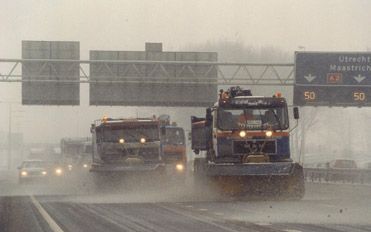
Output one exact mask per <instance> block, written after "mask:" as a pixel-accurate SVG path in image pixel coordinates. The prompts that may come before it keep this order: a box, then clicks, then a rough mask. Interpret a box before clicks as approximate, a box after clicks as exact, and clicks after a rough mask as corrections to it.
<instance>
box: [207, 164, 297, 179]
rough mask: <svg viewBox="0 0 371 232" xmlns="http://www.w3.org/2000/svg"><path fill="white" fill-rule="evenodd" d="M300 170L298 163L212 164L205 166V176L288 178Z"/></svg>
mask: <svg viewBox="0 0 371 232" xmlns="http://www.w3.org/2000/svg"><path fill="white" fill-rule="evenodd" d="M297 168H301V166H300V165H299V164H298V163H292V162H279V163H278V162H277V163H246V164H233V165H230V164H212V165H207V166H206V170H205V171H206V175H207V176H210V177H212V176H215V177H216V176H289V175H292V174H293V172H294V170H295V169H297Z"/></svg>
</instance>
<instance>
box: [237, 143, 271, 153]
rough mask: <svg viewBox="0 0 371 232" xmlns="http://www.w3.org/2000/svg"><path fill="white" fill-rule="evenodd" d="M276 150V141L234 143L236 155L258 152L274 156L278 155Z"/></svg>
mask: <svg viewBox="0 0 371 232" xmlns="http://www.w3.org/2000/svg"><path fill="white" fill-rule="evenodd" d="M276 148H277V144H276V140H247V141H246V140H245V141H233V153H234V154H249V153H257V152H263V153H267V154H274V153H276V150H277V149H276Z"/></svg>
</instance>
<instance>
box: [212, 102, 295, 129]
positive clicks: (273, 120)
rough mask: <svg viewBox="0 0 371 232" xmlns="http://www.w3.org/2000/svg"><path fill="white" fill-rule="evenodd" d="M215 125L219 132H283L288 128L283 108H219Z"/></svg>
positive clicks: (285, 111)
mask: <svg viewBox="0 0 371 232" xmlns="http://www.w3.org/2000/svg"><path fill="white" fill-rule="evenodd" d="M217 125H218V128H219V129H221V130H238V129H246V130H267V129H272V130H283V129H287V128H288V127H289V125H288V115H287V109H286V108H285V107H273V108H244V109H223V108H219V109H218V115H217Z"/></svg>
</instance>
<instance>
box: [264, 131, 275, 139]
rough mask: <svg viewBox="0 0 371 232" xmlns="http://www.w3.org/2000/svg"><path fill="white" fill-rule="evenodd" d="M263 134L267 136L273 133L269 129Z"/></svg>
mask: <svg viewBox="0 0 371 232" xmlns="http://www.w3.org/2000/svg"><path fill="white" fill-rule="evenodd" d="M265 135H266V136H267V137H271V136H272V135H273V131H271V130H269V131H266V132H265Z"/></svg>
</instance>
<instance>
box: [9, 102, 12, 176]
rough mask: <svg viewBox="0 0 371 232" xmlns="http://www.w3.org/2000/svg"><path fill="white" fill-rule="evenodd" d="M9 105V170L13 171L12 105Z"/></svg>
mask: <svg viewBox="0 0 371 232" xmlns="http://www.w3.org/2000/svg"><path fill="white" fill-rule="evenodd" d="M8 104H9V105H8V106H9V122H8V123H9V125H8V170H10V169H11V166H12V161H11V159H12V103H8Z"/></svg>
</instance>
